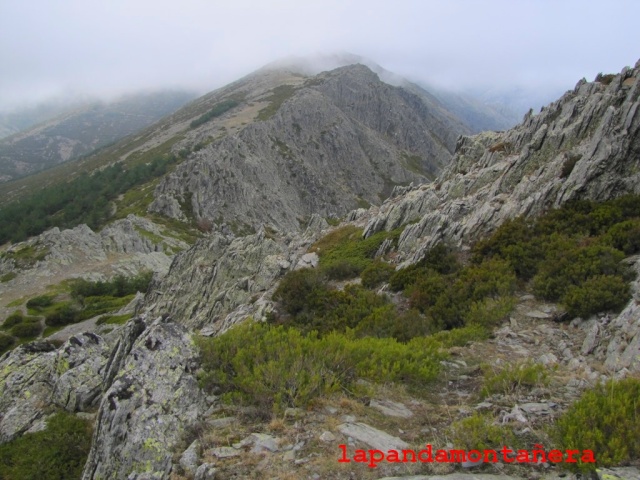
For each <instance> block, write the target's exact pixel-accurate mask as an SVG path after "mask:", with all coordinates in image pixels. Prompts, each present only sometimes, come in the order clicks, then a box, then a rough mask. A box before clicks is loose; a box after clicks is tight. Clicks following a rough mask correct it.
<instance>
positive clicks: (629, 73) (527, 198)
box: [365, 65, 640, 262]
mask: <svg viewBox="0 0 640 480" xmlns="http://www.w3.org/2000/svg"><path fill="white" fill-rule="evenodd" d="M639 77H640V65H636V68H634V69H625V70H623V71H622V73H621V74H619V75H617V76H616V77H615V78H614V79H613V80H612V81H611V83H610V84H608V85H605V84H603V83H598V82H594V83H587V82H586V81H584V80H583V81H580V82H579V83H578V84H577V85H576V87H575V89H574V90H572V91H569V92H567V93H566V94H565V95H564V96H563V97H562V98H561V99H560V100H558V101H557V102H554V103H552V104H551V105H549V106H548V107H546V108H544V109H543V110H542V111H541V113H539V114H537V115H533V114H529V115H527V116H526V117H525V119H524V121H523V123H522V124H520V125H518V126H517V127H515V128H514V129H512V130H509V131H507V132H504V133H483V134H480V135H477V136H474V137H463V138H462V139H460V140H459V141H458V145H457V151H456V155H455V157H454V159H453V161H452V163H451V164H450V166H449V167H448V168H447V169H446V171H445V172H444V173H443V174H442V176H441V177H439V179H438V181H437V183H435V184H432V185H422V186H419V187H416V188H413V189H405V190H398V191H396V192H395V193H396V194H395V195H394V196H392V198H390V199H389V200H387V201H386V202H385V203H384V204H383V205H382V206H381V207H380V210H379V212H378V213H376V214H374V215H373V216H372V218H371V219H370V221H369V224H368V226H367V229H366V232H365V234H366V235H371V234H373V233H375V232H377V231H380V230H382V229H387V230H391V229H393V228H396V227H397V226H399V225H402V224H406V223H408V222H412V221H416V220H418V222H417V223H415V224H414V225H409V226H408V227H407V228H406V229H405V231H404V233H403V234H402V237H401V238H400V243H399V251H400V252H401V254H402V255H403V258H404V259H405V260H406V261H409V262H412V261H416V260H417V259H419V258H420V257H421V256H422V255H423V252H424V251H425V249H428V248H430V247H432V246H433V245H434V244H436V243H437V242H439V241H442V240H446V241H451V242H454V243H458V244H461V243H469V242H471V241H473V240H475V239H477V238H479V237H481V236H482V235H485V234H487V233H489V232H490V231H492V230H493V229H495V228H496V227H498V226H499V225H500V224H501V223H502V222H503V221H504V220H506V219H508V218H513V217H515V216H518V215H522V214H526V215H536V214H539V213H541V212H543V211H545V210H546V209H548V208H551V207H554V206H559V205H561V204H562V203H564V202H566V201H568V200H571V199H577V198H589V199H593V200H605V199H608V198H612V197H615V196H618V195H621V194H624V193H632V192H634V193H638V192H640V173H638V172H639V171H640V170H639V168H638V167H639V163H640V134H639V133H640V132H639V129H640V112H639V108H638V105H639V101H638V97H639V95H640V80H639Z"/></svg>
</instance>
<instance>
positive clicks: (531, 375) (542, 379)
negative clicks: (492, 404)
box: [480, 362, 549, 397]
mask: <svg viewBox="0 0 640 480" xmlns="http://www.w3.org/2000/svg"><path fill="white" fill-rule="evenodd" d="M482 371H483V373H484V384H483V386H482V390H481V391H480V393H481V395H482V396H484V397H487V396H489V395H493V394H495V393H499V394H501V395H513V394H515V393H518V392H521V391H522V390H525V389H532V388H534V387H542V386H545V385H547V384H548V383H549V374H548V371H547V368H546V367H545V366H544V365H541V364H539V363H533V362H526V363H513V364H508V365H507V366H505V367H504V368H498V369H496V367H492V366H489V365H483V367H482Z"/></svg>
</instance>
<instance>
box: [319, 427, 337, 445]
mask: <svg viewBox="0 0 640 480" xmlns="http://www.w3.org/2000/svg"><path fill="white" fill-rule="evenodd" d="M319 438H320V440H321V441H323V442H325V443H331V442H335V441H336V436H335V435H334V434H333V433H331V432H329V431H327V430H325V431H324V432H322V434H321V435H320V437H319Z"/></svg>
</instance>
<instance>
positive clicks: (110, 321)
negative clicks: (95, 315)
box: [96, 313, 133, 325]
mask: <svg viewBox="0 0 640 480" xmlns="http://www.w3.org/2000/svg"><path fill="white" fill-rule="evenodd" d="M132 317H133V314H132V313H125V314H124V315H103V316H102V317H100V318H99V319H98V321H97V322H96V324H97V325H124V324H125V323H127V322H128V321H129V320H131V318H132Z"/></svg>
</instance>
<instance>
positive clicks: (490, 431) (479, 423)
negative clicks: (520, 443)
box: [449, 412, 516, 451]
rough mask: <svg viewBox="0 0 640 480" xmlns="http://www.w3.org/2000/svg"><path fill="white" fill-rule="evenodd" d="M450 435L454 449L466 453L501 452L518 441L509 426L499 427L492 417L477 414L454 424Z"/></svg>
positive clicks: (450, 429) (450, 428)
mask: <svg viewBox="0 0 640 480" xmlns="http://www.w3.org/2000/svg"><path fill="white" fill-rule="evenodd" d="M449 434H450V436H451V441H452V443H453V445H454V447H456V448H460V449H464V450H466V451H470V450H480V451H483V450H489V449H493V450H500V449H502V447H503V446H505V445H513V443H514V441H515V440H516V437H515V435H514V434H513V432H512V431H511V430H510V429H509V428H508V427H507V426H503V425H499V424H497V423H496V421H495V420H494V419H493V418H492V417H491V416H489V415H483V414H481V413H477V412H476V413H474V414H473V415H472V416H471V417H467V418H463V419H461V420H457V421H455V422H453V423H452V424H451V426H450V427H449Z"/></svg>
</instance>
